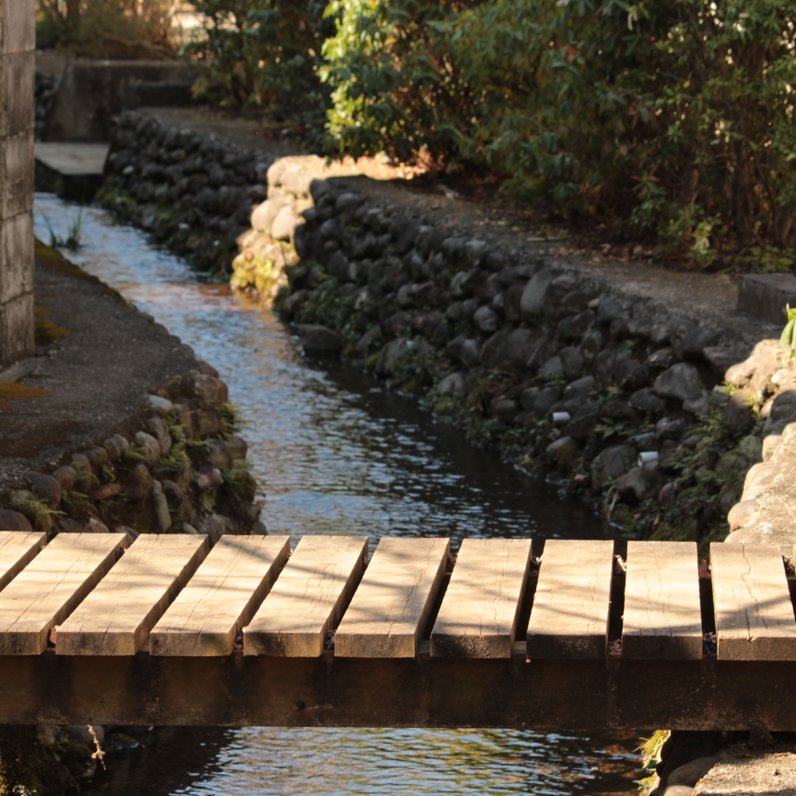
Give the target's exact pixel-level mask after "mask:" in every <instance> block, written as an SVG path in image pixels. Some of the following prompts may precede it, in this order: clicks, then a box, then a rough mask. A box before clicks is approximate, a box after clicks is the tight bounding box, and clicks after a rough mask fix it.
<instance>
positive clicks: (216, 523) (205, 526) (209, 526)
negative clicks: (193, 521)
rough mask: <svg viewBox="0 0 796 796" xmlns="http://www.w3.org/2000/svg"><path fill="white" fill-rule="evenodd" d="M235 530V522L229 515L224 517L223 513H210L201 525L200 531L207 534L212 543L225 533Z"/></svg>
mask: <svg viewBox="0 0 796 796" xmlns="http://www.w3.org/2000/svg"><path fill="white" fill-rule="evenodd" d="M234 532H235V523H233V522H232V520H230V519H229V517H224V516H222V515H221V514H215V513H213V514H210V515H209V516H207V517H205V518H204V519H203V520H202V522H201V523H200V525H199V533H205V534H207V535H208V536H209V537H210V542H211V543H212V544H215V543H216V542H217V541H218V540H219V539H220V538H221V537H222V536H223V535H224V534H226V533H234Z"/></svg>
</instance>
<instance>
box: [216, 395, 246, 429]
mask: <svg viewBox="0 0 796 796" xmlns="http://www.w3.org/2000/svg"><path fill="white" fill-rule="evenodd" d="M218 411H219V413H220V414H221V424H222V427H223V429H224V433H225V434H237V433H238V432H239V431H240V430H241V428H242V427H243V418H242V417H241V414H240V412H239V411H238V408H237V407H236V406H235V404H233V403H230V402H229V401H227V402H226V403H223V404H221V406H219V407H218Z"/></svg>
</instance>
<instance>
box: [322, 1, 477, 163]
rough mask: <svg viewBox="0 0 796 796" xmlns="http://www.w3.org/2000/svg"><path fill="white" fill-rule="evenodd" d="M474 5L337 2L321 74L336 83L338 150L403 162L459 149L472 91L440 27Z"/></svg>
mask: <svg viewBox="0 0 796 796" xmlns="http://www.w3.org/2000/svg"><path fill="white" fill-rule="evenodd" d="M469 5H472V3H467V2H461V1H459V2H457V1H456V0H442V2H435V3H432V2H428V0H332V2H330V3H329V5H328V9H327V15H328V16H330V17H333V18H334V21H335V34H334V36H332V37H331V38H329V39H327V40H326V42H325V43H324V47H323V55H324V63H323V66H322V67H321V70H320V75H321V79H322V80H324V82H326V83H327V84H329V86H330V87H331V89H332V96H331V101H332V105H331V108H330V110H329V114H328V119H329V121H328V126H327V129H328V132H329V134H330V136H331V139H332V140H333V142H334V145H335V146H336V148H337V150H338V151H339V152H342V153H347V154H352V155H355V156H357V155H363V154H374V153H376V152H381V151H384V152H386V153H388V154H389V155H391V156H392V157H394V158H396V159H398V160H416V159H425V160H426V161H427V162H429V164H430V165H434V164H435V163H439V162H446V161H448V160H449V159H450V156H451V155H452V154H453V153H455V152H457V151H458V148H459V146H458V139H459V138H460V137H461V135H462V129H463V128H467V127H468V126H469V121H468V120H469V117H470V116H471V115H472V114H473V112H474V110H475V105H474V102H473V97H472V96H471V93H470V91H469V87H468V85H467V83H466V82H464V81H462V80H461V78H460V74H459V67H458V65H457V63H456V62H455V61H454V60H453V59H452V57H451V53H450V50H449V48H448V46H447V43H446V41H445V39H444V36H443V35H442V33H441V27H440V26H441V25H442V23H443V22H444V21H445V19H446V18H448V16H450V15H452V14H454V15H455V14H457V13H458V12H459V11H461V10H462V9H464V8H466V7H467V6H469Z"/></svg>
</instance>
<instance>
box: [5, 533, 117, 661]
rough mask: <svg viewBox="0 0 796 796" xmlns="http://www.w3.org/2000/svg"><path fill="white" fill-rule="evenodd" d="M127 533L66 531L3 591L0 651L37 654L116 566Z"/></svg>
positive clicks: (15, 653)
mask: <svg viewBox="0 0 796 796" xmlns="http://www.w3.org/2000/svg"><path fill="white" fill-rule="evenodd" d="M128 543H129V539H128V537H127V534H124V533H62V534H59V535H58V536H56V537H55V539H53V540H52V541H51V542H50V544H49V545H47V547H45V548H44V550H43V551H42V552H41V553H39V555H38V556H36V557H35V558H34V559H33V560H32V561H31V563H30V564H28V566H27V567H25V569H23V570H22V572H20V573H19V575H17V576H16V578H14V580H12V581H11V583H9V584H8V586H6V588H5V589H3V591H2V592H0V655H38V654H39V653H41V652H43V651H44V650H45V649H46V647H47V639H48V636H49V634H50V631H51V629H52V628H53V626H54V625H57V624H58V623H60V622H62V621H63V620H64V619H65V618H66V617H67V616H68V615H69V614H70V613H71V612H72V611H73V610H74V609H75V607H76V606H77V605H78V604H79V603H80V602H81V600H83V598H84V597H85V596H86V595H87V594H88V593H89V592H90V591H91V589H92V588H93V587H94V586H95V584H96V583H98V582H99V580H100V578H102V576H103V575H104V574H105V573H106V572H107V571H108V570H109V569H110V568H111V567H112V566H113V564H114V562H115V561H116V559H117V557H118V555H119V554H120V552H121V550H122V549H123V548H124V547H126V546H127V544H128Z"/></svg>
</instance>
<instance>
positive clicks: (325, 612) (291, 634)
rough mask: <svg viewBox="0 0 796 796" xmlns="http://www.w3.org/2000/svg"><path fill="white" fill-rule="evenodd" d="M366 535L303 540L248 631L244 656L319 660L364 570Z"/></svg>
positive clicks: (320, 537) (245, 632)
mask: <svg viewBox="0 0 796 796" xmlns="http://www.w3.org/2000/svg"><path fill="white" fill-rule="evenodd" d="M367 549H368V540H367V537H365V536H305V537H303V538H302V540H301V541H300V542H299V543H298V546H297V547H296V549H295V551H294V552H293V555H292V556H291V557H290V560H289V561H288V562H287V564H286V565H285V568H284V569H283V570H282V573H281V574H280V576H279V578H278V579H277V581H276V584H275V585H274V587H273V588H272V589H271V592H270V593H269V594H268V596H267V597H266V598H265V600H264V601H263V604H262V605H261V606H260V608H259V610H258V611H257V613H256V614H255V615H254V618H253V619H252V621H251V622H250V623H249V625H248V627H245V628H244V629H243V651H244V654H246V655H285V656H290V657H305V656H310V657H313V656H317V655H320V654H321V653H322V652H323V647H324V643H325V641H326V635H327V633H328V632H329V631H330V630H331V629H332V626H333V624H335V623H336V622H337V621H338V620H339V619H340V616H341V615H342V612H343V611H344V610H345V607H346V605H347V604H348V601H349V600H350V599H351V595H352V594H353V592H354V589H355V588H356V585H357V583H359V579H360V577H361V576H362V571H363V569H364V566H365V556H366V555H367Z"/></svg>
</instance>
